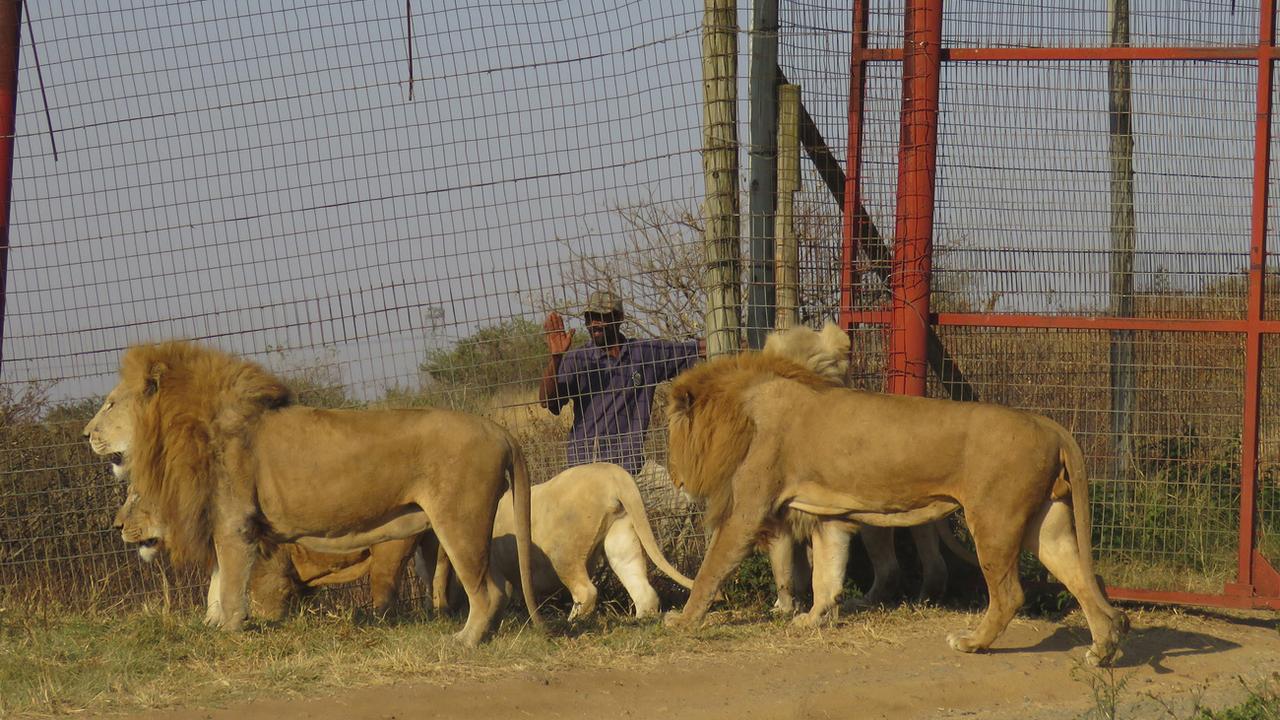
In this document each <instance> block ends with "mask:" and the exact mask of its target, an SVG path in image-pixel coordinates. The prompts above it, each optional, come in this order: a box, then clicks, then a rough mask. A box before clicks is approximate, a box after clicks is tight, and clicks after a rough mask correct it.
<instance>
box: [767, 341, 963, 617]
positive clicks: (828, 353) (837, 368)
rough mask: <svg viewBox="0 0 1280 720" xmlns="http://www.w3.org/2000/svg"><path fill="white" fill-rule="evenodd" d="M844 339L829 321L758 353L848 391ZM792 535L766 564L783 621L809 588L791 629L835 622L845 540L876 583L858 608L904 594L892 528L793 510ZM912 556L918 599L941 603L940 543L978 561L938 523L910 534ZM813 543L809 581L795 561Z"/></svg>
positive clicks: (773, 548) (780, 537)
mask: <svg viewBox="0 0 1280 720" xmlns="http://www.w3.org/2000/svg"><path fill="white" fill-rule="evenodd" d="M849 351H850V342H849V334H848V333H847V332H845V331H844V330H843V329H841V328H840V327H839V326H837V325H836V324H835V323H832V322H830V321H828V322H826V323H825V324H824V325H823V327H822V329H821V330H812V329H810V328H808V327H805V326H803V325H797V326H795V327H792V328H789V329H787V330H778V331H774V332H771V333H769V336H768V337H767V338H765V343H764V348H763V350H762V352H763V353H764V354H766V355H775V356H778V357H783V358H787V359H789V360H793V361H795V362H796V363H798V364H800V365H803V366H805V367H806V368H808V369H809V370H812V371H813V372H814V373H816V374H818V375H821V376H822V377H824V378H826V379H827V380H829V381H830V382H831V384H832V385H835V386H840V387H848V386H849ZM786 520H787V522H786V526H787V528H788V530H789V531H790V532H789V533H778V534H775V535H774V536H773V537H771V538H770V539H769V548H768V549H769V565H770V568H771V569H772V570H773V579H774V587H775V588H776V590H777V600H776V601H775V602H774V606H773V607H774V611H775V612H777V613H780V614H791V613H795V612H796V610H797V608H796V603H795V590H796V589H797V588H799V587H803V586H806V585H808V586H810V587H811V588H812V590H813V604H812V605H811V606H810V609H809V611H808V612H807V613H803V614H799V615H796V617H795V619H794V622H795V623H796V624H797V625H802V626H816V625H820V624H824V623H828V622H834V621H835V620H836V618H837V617H838V616H839V611H840V604H839V598H840V594H841V593H842V591H843V590H844V578H845V567H846V565H847V564H848V562H847V558H848V552H849V537H848V535H849V534H850V533H853V532H855V531H859V534H860V535H861V538H862V544H863V546H864V547H865V548H866V550H867V556H868V557H869V558H870V560H871V564H872V567H873V570H874V577H875V582H874V583H873V584H872V586H871V589H870V590H869V591H868V592H867V594H866V595H865V596H864V597H863V598H862V603H864V604H868V605H877V604H881V603H886V602H889V601H892V600H894V599H896V598H897V596H898V594H899V593H900V591H901V587H902V567H901V565H899V563H898V556H897V550H896V549H895V548H894V542H893V533H894V529H893V528H889V527H876V526H874V525H865V526H856V525H852V524H851V523H849V522H847V521H843V520H840V519H831V518H826V519H823V518H819V517H817V516H815V515H810V514H808V513H802V512H798V511H791V512H788V513H787V514H786ZM911 537H912V539H913V540H914V541H915V545H916V555H917V557H918V558H919V560H920V564H921V568H922V570H923V582H922V583H921V587H920V596H921V597H922V598H927V599H935V600H936V599H940V598H941V597H942V596H943V594H944V593H945V592H946V587H947V563H946V560H945V559H944V558H943V557H942V551H941V543H942V542H945V543H946V544H947V545H948V547H949V548H950V549H951V550H952V552H954V553H955V554H956V555H957V556H958V557H959V558H961V559H963V560H966V561H968V562H969V563H970V564H971V565H973V566H974V567H977V566H978V559H977V558H976V557H974V556H973V553H972V552H970V551H969V550H968V548H964V547H963V546H961V545H960V543H959V541H958V540H957V539H956V537H955V536H954V535H953V534H952V531H951V525H950V522H949V521H948V520H947V519H945V518H943V519H941V520H935V521H934V522H932V523H926V524H924V525H916V526H913V527H912V528H911ZM815 538H817V544H818V546H819V547H820V548H823V549H825V551H826V552H827V554H828V558H826V560H827V562H825V563H824V564H826V565H827V568H828V570H829V574H828V575H827V576H826V577H822V576H815V575H812V574H811V573H810V574H808V576H806V572H805V567H804V566H805V563H803V562H801V563H797V562H796V561H795V552H796V549H797V548H796V545H797V544H803V543H808V544H810V545H812V544H813V541H814V539H815Z"/></svg>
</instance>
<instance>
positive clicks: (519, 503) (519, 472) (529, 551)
mask: <svg viewBox="0 0 1280 720" xmlns="http://www.w3.org/2000/svg"><path fill="white" fill-rule="evenodd" d="M508 442H509V443H510V444H511V500H512V509H513V510H514V511H515V514H516V558H517V562H518V564H519V566H520V587H521V590H522V591H523V592H524V604H525V607H527V608H529V619H530V620H532V621H533V624H534V626H535V627H537V628H538V629H540V630H546V627H547V626H546V624H545V623H544V622H543V620H542V616H541V615H539V614H538V604H537V603H536V602H534V599H533V562H532V560H533V539H532V538H533V533H532V528H531V523H530V521H529V508H530V500H529V488H530V483H529V466H528V464H527V463H526V462H525V458H524V450H521V449H520V443H518V442H516V440H515V438H512V437H508Z"/></svg>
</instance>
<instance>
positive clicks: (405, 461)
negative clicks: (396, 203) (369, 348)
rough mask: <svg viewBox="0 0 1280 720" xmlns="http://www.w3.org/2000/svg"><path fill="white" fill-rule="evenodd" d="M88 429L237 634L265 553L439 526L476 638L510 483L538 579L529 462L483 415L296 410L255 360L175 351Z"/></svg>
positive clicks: (485, 616) (154, 362)
mask: <svg viewBox="0 0 1280 720" xmlns="http://www.w3.org/2000/svg"><path fill="white" fill-rule="evenodd" d="M84 432H85V435H86V436H87V437H88V439H89V445H90V447H91V448H92V449H93V450H94V452H96V453H98V454H99V455H111V456H117V455H119V456H123V457H124V458H125V464H126V465H127V467H128V474H129V478H130V480H131V482H132V486H133V489H134V491H135V492H136V493H137V495H138V496H139V497H140V498H143V499H145V500H147V501H148V502H150V503H153V504H154V513H155V515H156V517H157V518H158V520H159V522H160V524H162V525H163V527H164V528H165V535H164V542H165V547H166V549H167V550H168V551H169V553H170V556H171V557H172V558H173V560H174V562H175V563H176V564H179V565H183V564H190V565H194V566H196V567H199V568H205V569H208V570H210V571H211V580H215V579H216V581H217V585H218V589H217V595H218V602H217V604H216V605H215V604H214V603H213V602H212V601H211V602H210V604H209V613H210V614H209V616H208V617H207V619H208V620H209V621H210V622H211V623H212V624H215V625H217V626H219V627H221V628H223V629H226V630H237V629H239V628H240V627H241V626H242V625H243V623H244V621H245V618H246V617H247V605H248V603H247V594H248V592H247V591H248V584H249V579H250V575H251V573H252V570H253V566H254V564H255V561H256V560H257V558H258V556H259V554H260V553H262V554H265V555H267V556H271V555H272V554H273V552H274V551H275V549H276V546H278V545H280V544H283V543H298V544H300V545H303V546H304V547H306V548H308V549H311V550H318V551H321V552H332V553H343V552H351V551H354V550H360V549H362V548H366V547H369V546H371V545H374V544H376V543H380V542H385V541H388V540H395V539H399V538H407V537H410V536H413V535H416V534H418V533H421V532H423V531H424V530H426V529H427V528H432V529H434V530H435V532H436V535H437V536H438V537H439V538H440V542H441V543H442V545H443V546H444V547H445V549H446V551H447V552H448V553H449V556H450V558H452V559H453V562H454V566H455V568H456V571H457V573H458V576H459V579H460V581H461V583H462V586H463V589H464V590H465V591H466V593H467V597H468V600H469V601H470V607H471V611H470V613H469V615H468V617H467V622H466V624H465V626H464V627H463V628H462V630H461V631H459V632H458V634H457V637H458V639H459V640H461V641H462V642H464V643H466V644H468V645H475V644H477V643H479V642H480V640H481V639H483V638H484V636H485V635H486V634H487V633H488V631H489V629H490V628H491V627H492V625H493V620H494V618H495V616H496V614H497V612H498V609H499V608H500V607H501V606H502V604H503V598H502V591H501V589H499V588H498V587H497V585H496V584H495V583H494V582H493V579H492V578H491V577H490V575H489V544H490V533H491V531H492V528H493V515H494V511H495V510H496V508H497V505H498V500H499V498H500V497H501V496H502V494H503V492H504V491H505V489H506V487H507V484H508V477H509V478H510V485H511V488H512V491H513V493H514V495H515V502H516V519H517V523H518V525H519V527H518V530H517V534H516V540H517V544H518V546H519V547H520V551H521V558H520V571H521V576H522V577H523V578H528V577H529V576H530V573H529V544H530V543H529V475H528V470H527V468H526V466H525V459H524V454H523V453H522V452H521V450H520V447H519V445H517V444H516V443H515V442H514V441H513V440H512V439H511V437H510V436H509V435H508V434H507V432H506V431H505V430H503V429H502V428H501V427H499V426H497V425H495V424H494V423H492V422H489V421H488V420H484V419H482V418H479V417H476V416H473V415H467V414H465V413H459V412H453V411H449V410H438V409H416V410H325V409H319V408H309V407H303V406H297V405H293V404H292V403H291V398H290V394H289V391H288V390H287V388H286V387H285V385H284V383H283V382H281V381H280V380H279V379H278V378H276V377H275V376H274V375H272V374H271V373H269V372H267V371H266V370H265V369H263V368H262V367H260V366H259V365H257V364H254V363H251V362H248V361H245V360H242V359H239V358H235V357H233V356H231V355H228V354H226V353H223V352H220V351H217V350H213V349H210V348H205V347H201V346H198V345H195V344H192V343H184V342H166V343H159V344H154V345H140V346H136V347H132V348H130V349H129V350H128V351H127V352H125V354H124V357H123V358H122V359H121V363H120V382H119V384H118V385H116V387H115V388H114V389H113V390H112V391H111V393H110V394H109V395H108V396H107V399H106V401H105V402H104V403H103V405H102V408H101V409H100V410H99V411H98V413H97V414H96V415H95V416H94V417H93V419H92V420H90V421H89V423H88V425H86V426H85V430H84ZM213 584H214V583H213V582H211V590H212V589H213ZM526 593H527V591H526ZM525 599H526V602H528V605H529V608H530V610H529V613H530V617H531V618H532V620H533V621H534V623H535V624H537V625H539V626H541V624H542V623H541V618H540V617H539V616H538V614H537V609H536V605H534V604H533V602H532V597H531V596H530V595H528V594H526V596H525Z"/></svg>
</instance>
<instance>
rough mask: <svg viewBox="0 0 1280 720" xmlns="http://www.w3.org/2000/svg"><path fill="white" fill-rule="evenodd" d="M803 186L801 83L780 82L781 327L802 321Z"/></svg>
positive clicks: (778, 259)
mask: <svg viewBox="0 0 1280 720" xmlns="http://www.w3.org/2000/svg"><path fill="white" fill-rule="evenodd" d="M798 190H800V86H799V85H780V86H778V211H777V215H776V219H775V221H774V228H773V230H774V237H775V238H776V239H777V246H776V248H775V251H774V257H775V258H776V262H777V269H776V271H775V274H774V281H775V282H776V283H777V302H778V312H777V316H776V318H775V319H774V323H775V325H776V327H777V328H778V329H779V330H786V329H787V328H789V327H794V326H795V325H799V324H800V289H799V288H800V286H799V280H800V278H799V275H800V247H799V239H798V238H797V237H796V226H795V194H796V192H797V191H798Z"/></svg>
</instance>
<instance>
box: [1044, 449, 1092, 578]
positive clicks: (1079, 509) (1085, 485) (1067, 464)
mask: <svg viewBox="0 0 1280 720" xmlns="http://www.w3.org/2000/svg"><path fill="white" fill-rule="evenodd" d="M1057 429H1058V434H1059V436H1060V437H1061V439H1062V440H1061V442H1062V445H1061V449H1060V451H1059V453H1060V457H1061V459H1062V466H1063V468H1064V469H1065V470H1066V474H1067V483H1068V486H1067V488H1069V491H1070V493H1071V509H1072V512H1073V513H1074V516H1075V517H1074V519H1075V526H1076V547H1077V548H1078V549H1079V551H1080V567H1081V568H1082V569H1083V571H1084V576H1085V577H1086V578H1091V577H1093V529H1092V521H1091V520H1090V519H1089V475H1088V472H1087V471H1086V470H1085V465H1084V453H1083V452H1081V450H1080V445H1079V443H1077V442H1076V439H1075V438H1074V437H1072V436H1071V433H1070V432H1068V431H1067V429H1066V428H1064V427H1062V426H1061V425H1059V426H1058V428H1057ZM1061 485H1062V481H1061V479H1059V481H1058V482H1057V483H1055V484H1054V488H1053V494H1054V497H1055V499H1056V498H1060V497H1061V496H1062V495H1063V494H1064V493H1063V492H1062V490H1066V489H1067V488H1063V487H1061Z"/></svg>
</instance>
